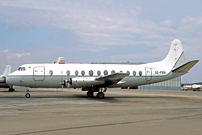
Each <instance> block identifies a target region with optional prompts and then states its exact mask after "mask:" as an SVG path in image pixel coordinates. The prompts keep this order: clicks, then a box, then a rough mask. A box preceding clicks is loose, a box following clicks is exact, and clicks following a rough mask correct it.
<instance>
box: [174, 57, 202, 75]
mask: <svg viewBox="0 0 202 135" xmlns="http://www.w3.org/2000/svg"><path fill="white" fill-rule="evenodd" d="M198 62H199V60H193V61H190V62H187V63H185V64H184V65H182V66H180V67H178V68H175V69H173V70H172V72H177V73H179V72H188V71H189V70H190V69H191V68H192V67H193V66H194V65H195V64H196V63H198Z"/></svg>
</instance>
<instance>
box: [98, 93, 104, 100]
mask: <svg viewBox="0 0 202 135" xmlns="http://www.w3.org/2000/svg"><path fill="white" fill-rule="evenodd" d="M104 97H105V94H104V93H103V92H98V93H97V98H98V99H103V98H104Z"/></svg>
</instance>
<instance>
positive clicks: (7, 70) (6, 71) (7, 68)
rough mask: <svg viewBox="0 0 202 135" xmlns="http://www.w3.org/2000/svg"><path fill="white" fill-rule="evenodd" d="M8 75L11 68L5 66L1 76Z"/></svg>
mask: <svg viewBox="0 0 202 135" xmlns="http://www.w3.org/2000/svg"><path fill="white" fill-rule="evenodd" d="M10 73H11V66H10V65H7V66H6V68H5V70H4V72H3V74H2V75H3V76H6V75H8V74H10Z"/></svg>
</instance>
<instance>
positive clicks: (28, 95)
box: [25, 90, 31, 98]
mask: <svg viewBox="0 0 202 135" xmlns="http://www.w3.org/2000/svg"><path fill="white" fill-rule="evenodd" d="M30 97H31V95H30V94H29V90H27V93H26V94H25V98H30Z"/></svg>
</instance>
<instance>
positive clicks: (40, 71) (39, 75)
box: [33, 67, 45, 81]
mask: <svg viewBox="0 0 202 135" xmlns="http://www.w3.org/2000/svg"><path fill="white" fill-rule="evenodd" d="M33 79H34V81H44V80H45V67H35V68H34V69H33Z"/></svg>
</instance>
